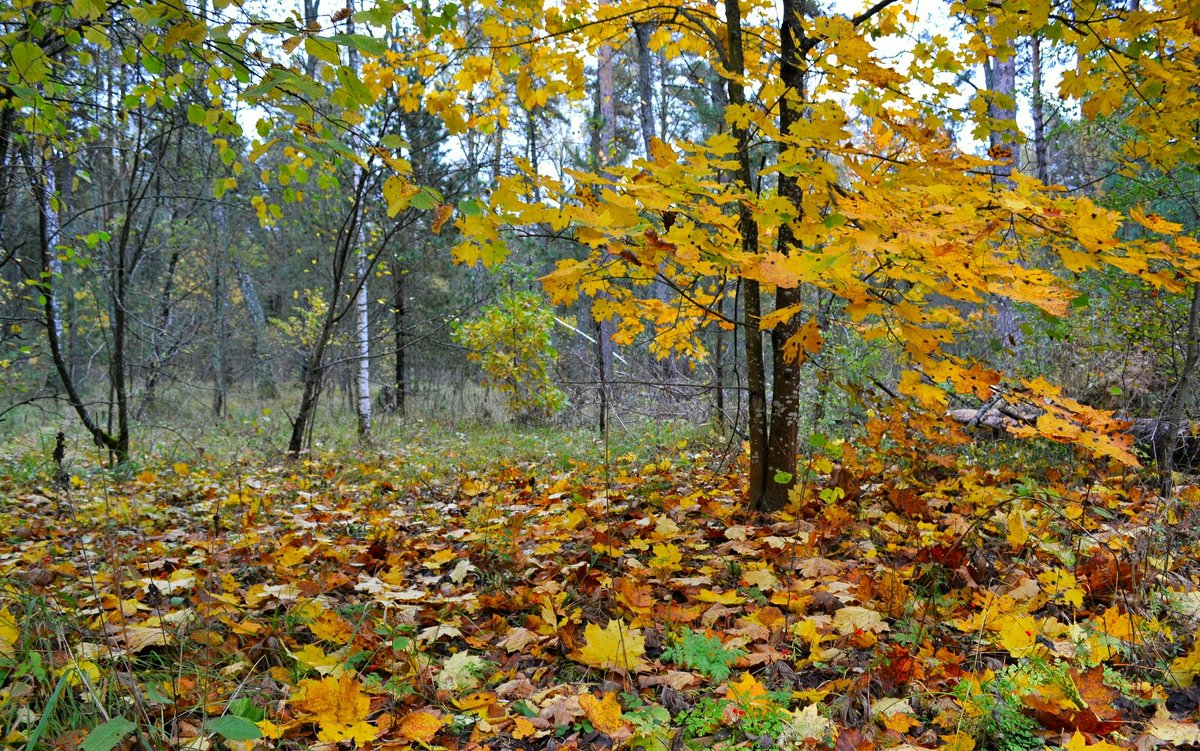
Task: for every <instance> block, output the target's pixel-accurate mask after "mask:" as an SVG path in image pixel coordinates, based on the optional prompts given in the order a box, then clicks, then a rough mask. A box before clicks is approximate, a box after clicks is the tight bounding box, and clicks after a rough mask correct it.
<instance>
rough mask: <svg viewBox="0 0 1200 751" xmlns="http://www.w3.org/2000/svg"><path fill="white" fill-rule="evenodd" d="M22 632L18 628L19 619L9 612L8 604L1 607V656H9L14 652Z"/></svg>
mask: <svg viewBox="0 0 1200 751" xmlns="http://www.w3.org/2000/svg"><path fill="white" fill-rule="evenodd" d="M20 636H21V632H20V631H18V630H17V619H16V618H15V617H14V616H13V614H12V613H10V612H8V606H7V605H5V606H4V607H3V608H0V656H2V657H8V656H10V655H12V653H13V646H14V645H15V644H16V643H17V639H19V638H20Z"/></svg>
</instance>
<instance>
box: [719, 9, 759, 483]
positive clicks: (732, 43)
mask: <svg viewBox="0 0 1200 751" xmlns="http://www.w3.org/2000/svg"><path fill="white" fill-rule="evenodd" d="M725 18H726V23H727V33H728V35H729V39H728V50H727V54H728V60H727V64H726V67H727V68H728V70H729V74H730V75H729V80H728V82H727V91H728V95H729V104H730V105H732V106H735V107H739V106H744V105H745V104H746V89H745V87H744V86H743V85H742V83H741V79H742V76H744V75H745V73H746V62H745V60H746V58H745V48H744V47H743V42H742V9H741V4H740V3H739V2H738V0H725ZM731 132H732V134H733V137H734V139H735V140H736V141H737V145H738V149H737V165H738V167H737V174H736V177H737V180H738V182H740V183H741V184H742V187H743V189H744V190H750V187H751V184H752V183H751V180H752V178H753V174H754V171H753V167H752V166H751V164H750V133H749V131H748V130H747V129H746V127H745V126H744V125H734V126H733V128H732V131H731ZM738 232H739V233H740V234H741V237H742V250H744V251H745V252H746V253H747V254H753V253H757V252H758V223H757V222H756V221H755V220H754V213H753V211H752V209H751V207H750V204H749V203H748V202H746V201H743V202H742V203H741V205H740V206H739V207H738ZM739 297H740V298H741V302H742V326H743V327H744V328H745V338H744V340H743V346H744V348H745V353H746V393H747V398H748V410H747V421H746V422H747V424H746V432H747V435H748V436H749V443H750V476H749V477H748V478H747V486H746V500H747V501H748V502H749V504H750V505H751V506H752V507H757V506H758V505H759V504H760V503H761V502H762V499H763V497H764V496H765V495H766V492H767V488H766V485H767V376H766V368H765V367H764V361H763V346H762V334H761V333H760V332H759V328H758V326H759V321H761V320H762V292H761V290H760V289H759V284H758V281H757V280H754V279H744V280H743V281H742V285H741V292H740V295H739Z"/></svg>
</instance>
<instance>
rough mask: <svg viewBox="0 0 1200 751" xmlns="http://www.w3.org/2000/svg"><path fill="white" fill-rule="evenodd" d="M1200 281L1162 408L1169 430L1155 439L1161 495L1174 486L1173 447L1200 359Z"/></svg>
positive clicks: (1196, 285) (1193, 289)
mask: <svg viewBox="0 0 1200 751" xmlns="http://www.w3.org/2000/svg"><path fill="white" fill-rule="evenodd" d="M1198 336H1200V284H1193V285H1192V304H1191V307H1190V308H1189V310H1188V326H1187V342H1186V343H1185V345H1184V346H1185V348H1186V349H1185V353H1184V359H1183V371H1182V372H1181V373H1180V374H1179V381H1178V382H1176V384H1175V388H1174V389H1172V390H1171V395H1170V396H1169V397H1168V398H1167V403H1166V405H1165V409H1164V410H1163V412H1164V413H1165V414H1166V416H1167V421H1168V430H1166V431H1165V435H1164V436H1163V437H1162V440H1159V441H1156V442H1155V454H1156V456H1155V458H1156V459H1157V460H1158V472H1159V484H1160V486H1161V489H1162V493H1163V495H1169V494H1170V493H1171V490H1172V488H1173V484H1174V478H1173V477H1172V472H1173V470H1174V469H1175V449H1176V447H1177V446H1178V444H1179V432H1180V430H1181V429H1182V427H1183V417H1184V413H1185V411H1186V409H1187V403H1188V401H1189V400H1190V399H1191V397H1192V381H1193V379H1194V376H1195V372H1196V362H1197V360H1200V339H1198Z"/></svg>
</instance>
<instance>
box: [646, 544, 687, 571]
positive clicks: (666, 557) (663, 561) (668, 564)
mask: <svg viewBox="0 0 1200 751" xmlns="http://www.w3.org/2000/svg"><path fill="white" fill-rule="evenodd" d="M653 550H654V557H653V558H651V559H650V565H651V566H653V567H654V568H665V569H667V570H670V571H673V570H674V569H676V568H678V567H679V564H680V562H681V561H682V560H683V553H681V552H680V551H679V547H678V546H677V545H674V544H672V543H669V542H667V543H661V542H660V543H656V544H655V545H654V548H653Z"/></svg>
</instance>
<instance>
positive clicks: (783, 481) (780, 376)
mask: <svg viewBox="0 0 1200 751" xmlns="http://www.w3.org/2000/svg"><path fill="white" fill-rule="evenodd" d="M802 12H803V4H802V2H801V1H800V0H784V3H783V17H782V20H781V22H780V28H779V34H780V40H781V46H780V63H779V66H780V67H779V75H780V80H781V81H782V82H783V85H784V93H783V94H782V95H781V96H780V97H779V132H780V133H781V134H783V135H784V136H785V137H786V136H787V134H788V133H790V132H791V130H792V126H794V125H795V124H796V123H797V121H798V120H799V107H800V102H803V101H804V97H805V96H806V92H805V81H804V67H803V66H804V60H803V56H804V55H805V54H807V52H808V50H807V48H806V46H805V45H806V41H807V40H806V38H805V36H804V29H803V28H802V27H801V25H800V20H801V13H802ZM786 149H787V146H786V145H783V144H781V145H780V152H781V155H782V152H783V151H785V150H786ZM778 190H779V195H780V196H781V197H782V198H784V199H786V200H787V201H788V203H790V204H791V205H792V206H793V207H794V208H795V209H796V210H797V211H799V210H800V207H801V206H802V205H803V198H804V196H803V193H804V191H803V188H801V186H800V183H799V181H798V180H797V179H796V177H795V175H794V174H780V175H779V188H778ZM776 247H777V248H778V250H779V252H780V253H783V254H785V255H791V254H793V253H798V252H800V250H801V248H800V247H799V245H798V243H797V242H796V238H795V237H794V236H793V234H792V228H791V225H790V224H784V225H783V226H781V227H780V228H779V236H778V243H777V246H776ZM801 296H802V291H801V289H800V287H798V286H797V287H792V288H790V289H784V288H782V287H781V288H779V289H778V290H777V291H776V292H775V307H776V309H780V308H785V307H789V306H792V305H798V304H799V303H800V302H801ZM800 323H801V321H800V318H799V316H793V317H792V318H791V319H790V320H789V321H787V322H786V323H781V324H779V325H777V326H775V328H773V329H771V363H772V368H771V374H772V379H771V380H772V388H771V424H770V427H769V429H768V432H767V435H768V439H769V440H768V444H767V471H766V475H767V477H765V478H764V479H765V483H766V485H765V492H764V493H763V495H762V497H761V498H760V499H759V501H758V506H759V507H760V508H762V509H764V510H768V511H775V510H778V509H780V508H783V506H784V505H786V504H787V502H788V492H789V491H790V490H791V488H792V486H793V485H794V484H795V482H796V476H795V475H796V459H797V457H798V456H799V454H800V450H799V424H798V423H799V416H800V375H801V371H800V368H799V367H798V366H797V365H796V363H794V362H789V361H788V359H787V357H785V355H784V343H785V342H786V341H787V340H788V339H789V338H791V336H792V335H793V334H795V333H796V332H797V331H798V330H799V328H800Z"/></svg>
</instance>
